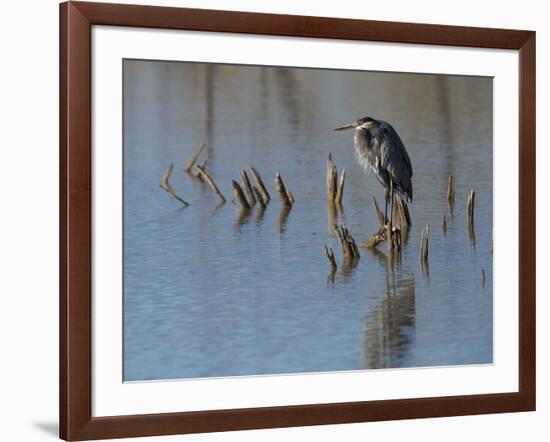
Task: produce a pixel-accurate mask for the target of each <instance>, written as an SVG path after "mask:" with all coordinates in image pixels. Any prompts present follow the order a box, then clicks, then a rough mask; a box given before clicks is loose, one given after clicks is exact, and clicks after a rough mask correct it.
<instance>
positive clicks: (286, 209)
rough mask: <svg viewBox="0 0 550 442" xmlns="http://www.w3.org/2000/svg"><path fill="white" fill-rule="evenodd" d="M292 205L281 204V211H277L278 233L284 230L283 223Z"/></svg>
mask: <svg viewBox="0 0 550 442" xmlns="http://www.w3.org/2000/svg"><path fill="white" fill-rule="evenodd" d="M291 209H292V207H288V206H281V211H280V212H279V233H280V234H283V233H285V231H286V227H285V224H286V222H287V219H288V215H289V213H290V210H291Z"/></svg>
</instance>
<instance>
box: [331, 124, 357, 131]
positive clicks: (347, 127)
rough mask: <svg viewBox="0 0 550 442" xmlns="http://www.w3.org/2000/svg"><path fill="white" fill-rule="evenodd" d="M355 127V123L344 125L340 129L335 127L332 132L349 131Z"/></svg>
mask: <svg viewBox="0 0 550 442" xmlns="http://www.w3.org/2000/svg"><path fill="white" fill-rule="evenodd" d="M356 126H357V123H351V124H346V125H345V126H342V127H337V128H336V129H334V130H346V129H351V128H353V127H356Z"/></svg>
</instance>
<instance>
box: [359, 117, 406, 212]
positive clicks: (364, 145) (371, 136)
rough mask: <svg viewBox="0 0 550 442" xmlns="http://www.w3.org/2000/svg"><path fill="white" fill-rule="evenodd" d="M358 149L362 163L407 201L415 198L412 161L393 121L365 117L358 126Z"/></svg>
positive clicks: (360, 162) (384, 184)
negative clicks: (392, 123) (392, 124)
mask: <svg viewBox="0 0 550 442" xmlns="http://www.w3.org/2000/svg"><path fill="white" fill-rule="evenodd" d="M355 150H356V152H357V159H358V161H359V164H360V165H361V166H362V167H363V168H365V169H368V168H370V169H371V170H372V172H373V173H374V175H375V176H376V178H378V180H379V181H380V182H381V183H382V185H383V186H384V187H385V188H386V189H388V190H389V188H390V180H391V184H393V189H394V190H395V191H397V192H398V193H399V194H401V196H402V197H403V198H404V199H405V200H406V201H407V202H411V201H412V199H413V188H412V180H411V178H412V176H413V170H412V164H411V159H410V158H409V154H408V152H407V149H406V148H405V146H404V144H403V141H401V138H400V137H399V135H398V134H397V132H396V131H395V129H394V128H393V127H392V126H391V124H389V123H387V122H385V121H381V120H375V119H373V118H368V117H367V118H363V119H361V120H359V121H358V125H357V126H356V127H355Z"/></svg>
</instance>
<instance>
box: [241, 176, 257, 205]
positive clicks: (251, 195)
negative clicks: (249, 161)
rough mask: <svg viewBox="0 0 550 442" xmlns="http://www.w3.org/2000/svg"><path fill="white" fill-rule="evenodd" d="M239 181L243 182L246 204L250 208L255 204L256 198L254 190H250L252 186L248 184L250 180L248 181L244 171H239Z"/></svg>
mask: <svg viewBox="0 0 550 442" xmlns="http://www.w3.org/2000/svg"><path fill="white" fill-rule="evenodd" d="M241 181H242V182H243V187H244V190H245V191H246V195H247V196H248V204H249V206H250V207H252V206H253V205H255V204H256V196H255V195H254V190H252V185H251V184H250V180H249V179H248V174H247V173H246V170H244V169H242V170H241Z"/></svg>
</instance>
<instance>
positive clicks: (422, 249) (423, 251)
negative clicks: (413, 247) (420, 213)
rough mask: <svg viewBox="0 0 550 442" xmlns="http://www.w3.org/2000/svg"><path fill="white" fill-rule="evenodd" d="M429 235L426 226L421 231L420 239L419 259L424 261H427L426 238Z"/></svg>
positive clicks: (427, 225)
mask: <svg viewBox="0 0 550 442" xmlns="http://www.w3.org/2000/svg"><path fill="white" fill-rule="evenodd" d="M429 234H430V225H429V224H426V227H425V228H424V230H422V237H421V239H420V259H421V260H422V261H425V260H427V259H428V237H429Z"/></svg>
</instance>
